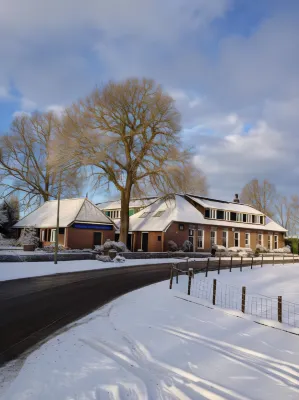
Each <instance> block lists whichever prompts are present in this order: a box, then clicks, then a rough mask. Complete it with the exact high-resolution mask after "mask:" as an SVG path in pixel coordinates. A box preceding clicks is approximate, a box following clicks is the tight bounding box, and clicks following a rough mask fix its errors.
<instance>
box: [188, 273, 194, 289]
mask: <svg viewBox="0 0 299 400" xmlns="http://www.w3.org/2000/svg"><path fill="white" fill-rule="evenodd" d="M192 276H193V268H189V270H188V295H189V296H190V293H191V280H192Z"/></svg>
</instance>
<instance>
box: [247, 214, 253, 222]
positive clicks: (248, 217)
mask: <svg viewBox="0 0 299 400" xmlns="http://www.w3.org/2000/svg"><path fill="white" fill-rule="evenodd" d="M247 222H248V223H249V224H252V214H247Z"/></svg>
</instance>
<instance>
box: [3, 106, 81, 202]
mask: <svg viewBox="0 0 299 400" xmlns="http://www.w3.org/2000/svg"><path fill="white" fill-rule="evenodd" d="M60 124H61V120H60V119H59V117H58V116H57V115H55V114H54V113H53V112H48V113H34V114H33V115H31V116H29V115H21V116H17V117H15V118H14V120H13V122H12V124H11V128H10V131H9V133H8V134H6V135H4V136H3V137H1V139H0V140H1V142H0V178H1V183H0V189H2V193H0V196H1V197H2V198H4V199H6V198H9V197H11V196H12V195H17V196H18V197H19V199H20V201H21V205H23V206H25V207H26V208H27V207H29V206H37V205H40V204H41V203H43V202H44V201H47V200H50V199H51V198H56V196H57V190H58V186H59V182H58V172H57V171H56V169H55V168H54V167H53V166H52V165H50V163H49V161H48V159H49V154H50V151H51V146H52V141H53V139H54V138H55V136H56V133H57V128H58V127H59V126H60ZM70 182H71V184H70ZM81 184H82V181H81V180H80V177H79V176H78V172H77V170H75V169H73V170H72V171H69V170H68V171H64V172H63V173H62V187H63V193H64V195H65V196H70V195H73V194H75V193H77V192H78V190H79V189H80V187H81Z"/></svg>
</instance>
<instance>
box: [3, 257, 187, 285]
mask: <svg viewBox="0 0 299 400" xmlns="http://www.w3.org/2000/svg"><path fill="white" fill-rule="evenodd" d="M182 261H184V260H182V259H178V258H159V259H154V258H152V259H146V260H126V261H125V262H122V263H120V262H102V261H97V260H77V261H58V264H56V265H55V264H54V262H50V261H37V262H7V263H5V262H4V263H0V281H9V280H11V279H18V278H29V277H32V276H43V275H54V274H59V273H63V272H75V271H89V270H95V269H101V268H115V267H131V266H135V265H146V264H167V263H170V262H171V263H177V262H182Z"/></svg>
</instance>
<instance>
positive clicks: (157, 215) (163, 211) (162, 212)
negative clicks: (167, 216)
mask: <svg viewBox="0 0 299 400" xmlns="http://www.w3.org/2000/svg"><path fill="white" fill-rule="evenodd" d="M164 213H165V210H161V211H158V212H156V214H154V215H153V217H161V215H162V214H164Z"/></svg>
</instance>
